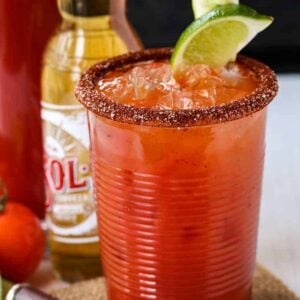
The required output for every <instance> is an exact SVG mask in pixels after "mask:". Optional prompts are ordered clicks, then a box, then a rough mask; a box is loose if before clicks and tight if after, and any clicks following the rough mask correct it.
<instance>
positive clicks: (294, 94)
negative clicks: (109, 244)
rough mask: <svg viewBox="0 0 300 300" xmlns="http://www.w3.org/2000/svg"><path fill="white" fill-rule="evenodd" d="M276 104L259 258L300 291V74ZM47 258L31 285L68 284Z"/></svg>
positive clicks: (286, 79)
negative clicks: (55, 276)
mask: <svg viewBox="0 0 300 300" xmlns="http://www.w3.org/2000/svg"><path fill="white" fill-rule="evenodd" d="M279 83H280V93H279V96H278V97H277V100H276V101H275V102H274V103H273V104H271V106H270V111H269V122H268V132H267V153H266V166H265V180H264V191H263V199H262V211H261V224H260V235H259V246H258V260H259V262H260V263H262V264H263V265H265V266H266V267H267V268H269V269H270V270H271V271H272V272H273V273H274V274H275V275H276V276H277V277H279V278H281V279H282V280H283V281H284V282H285V283H286V284H287V285H288V286H289V287H290V288H291V289H292V290H293V291H295V292H296V293H298V294H299V295H300V75H282V76H279ZM50 269H51V267H50V264H49V262H47V261H44V262H43V263H42V264H41V266H40V269H39V271H38V272H37V273H36V274H35V275H34V276H33V277H32V278H31V280H30V281H31V283H33V284H34V285H36V286H39V287H41V288H42V289H44V290H49V289H50V288H54V287H55V288H57V287H64V286H67V285H66V284H65V283H62V282H60V281H57V280H55V278H54V276H53V274H52V273H51V272H50V271H49V270H50Z"/></svg>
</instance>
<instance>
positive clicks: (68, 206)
mask: <svg viewBox="0 0 300 300" xmlns="http://www.w3.org/2000/svg"><path fill="white" fill-rule="evenodd" d="M58 6H59V10H60V13H61V16H62V17H63V22H62V24H61V26H60V28H59V29H58V31H57V32H56V34H55V35H54V36H53V37H52V39H51V40H50V42H49V45H48V48H47V51H46V53H45V58H44V67H43V75H42V119H43V131H44V149H45V178H46V192H47V193H46V194H47V207H48V213H47V221H48V229H49V244H50V250H51V254H50V255H51V261H52V264H53V266H54V269H55V271H56V273H57V274H58V275H59V276H60V278H62V279H63V280H66V281H70V282H73V281H78V280H82V279H86V278H92V277H95V276H97V275H101V266H100V259H99V238H98V234H97V224H96V213H95V207H94V203H93V189H92V179H91V167H90V162H89V137H88V128H87V120H86V113H85V111H84V109H83V107H82V106H81V105H80V104H79V103H78V102H77V100H76V99H75V96H74V87H75V84H76V83H77V81H78V80H79V78H80V76H81V74H82V72H83V71H84V70H86V69H87V68H88V67H90V66H91V65H93V64H94V63H96V62H98V61H100V60H103V59H106V58H108V57H111V56H115V55H120V54H123V53H125V52H128V51H129V50H138V49H139V48H140V47H141V44H140V42H139V40H138V39H137V37H136V35H135V33H134V32H133V30H132V29H131V27H130V25H129V23H128V22H127V19H126V1H125V0H111V1H109V0H58ZM100 240H101V238H100ZM100 249H101V242H100Z"/></svg>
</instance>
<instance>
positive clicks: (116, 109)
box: [75, 48, 278, 127]
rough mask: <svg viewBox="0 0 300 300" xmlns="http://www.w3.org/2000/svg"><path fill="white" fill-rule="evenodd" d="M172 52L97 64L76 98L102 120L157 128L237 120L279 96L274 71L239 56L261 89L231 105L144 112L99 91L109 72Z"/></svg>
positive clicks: (136, 54) (150, 52) (166, 56)
mask: <svg viewBox="0 0 300 300" xmlns="http://www.w3.org/2000/svg"><path fill="white" fill-rule="evenodd" d="M171 53H172V49H171V48H158V49H148V50H143V51H138V52H131V53H128V54H125V55H121V56H117V57H114V58H110V59H108V60H105V61H102V62H100V63H97V64H96V65H94V66H92V67H91V68H90V69H89V70H87V71H86V72H85V73H84V74H83V75H82V77H81V79H80V81H79V83H78V84H77V86H76V89H75V95H76V97H77V99H78V100H79V102H81V103H82V104H83V105H84V107H85V108H86V109H87V110H88V111H90V112H93V113H94V114H95V115H97V116H99V117H104V118H107V119H110V120H113V121H118V122H122V123H129V124H135V125H144V126H157V127H191V126H203V125H212V124H217V123H223V122H228V121H233V120H237V119H240V118H244V117H246V116H249V115H252V114H254V113H256V112H258V111H260V110H262V109H263V108H265V107H266V106H267V105H268V104H269V103H270V102H271V101H272V100H273V99H274V98H275V96H276V94H277V91H278V83H277V79H276V75H275V73H274V71H272V70H271V69H270V68H269V67H268V66H266V65H265V64H263V63H261V62H259V61H257V60H254V59H252V58H249V57H246V56H242V55H239V56H238V57H237V62H238V63H240V64H242V65H243V66H245V67H246V68H248V69H249V70H251V71H252V72H254V74H255V75H256V77H257V79H258V84H257V88H256V89H255V90H254V91H253V92H252V93H250V94H249V95H247V96H245V97H243V98H240V99H237V100H234V101H232V102H230V103H226V104H221V105H216V106H212V107H203V108H195V109H181V110H178V109H176V110H170V109H163V110H162V109H158V108H142V107H136V106H133V105H128V104H122V103H118V102H116V101H113V99H111V98H109V97H107V96H105V95H104V94H103V93H101V92H99V90H98V89H97V86H98V83H99V80H100V79H101V78H103V77H104V76H105V75H106V74H107V73H108V72H110V71H114V70H118V69H120V68H125V67H129V66H133V65H135V64H138V63H141V62H147V61H157V60H164V59H169V58H170V55H171Z"/></svg>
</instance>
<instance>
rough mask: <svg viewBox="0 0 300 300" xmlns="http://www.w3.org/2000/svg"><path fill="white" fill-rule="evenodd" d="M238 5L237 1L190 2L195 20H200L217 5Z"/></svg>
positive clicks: (194, 0) (207, 0)
mask: <svg viewBox="0 0 300 300" xmlns="http://www.w3.org/2000/svg"><path fill="white" fill-rule="evenodd" d="M225 4H239V0H192V7H193V11H194V16H195V19H198V18H200V17H201V16H203V15H205V14H206V13H207V12H209V11H210V10H212V9H213V8H215V7H216V6H218V5H225Z"/></svg>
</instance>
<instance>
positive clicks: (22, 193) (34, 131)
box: [0, 0, 58, 218]
mask: <svg viewBox="0 0 300 300" xmlns="http://www.w3.org/2000/svg"><path fill="white" fill-rule="evenodd" d="M0 19H1V26H0V45H1V46H0V58H1V59H0V177H1V178H2V179H3V180H4V182H5V183H6V185H7V186H8V190H9V195H10V199H11V201H17V202H20V203H23V204H25V205H26V206H28V207H29V208H31V209H32V210H33V211H34V212H35V213H36V214H37V215H38V216H39V217H40V218H43V217H44V212H45V208H44V207H45V202H44V187H43V155H42V141H41V124H40V72H41V60H42V53H43V51H44V47H45V45H46V42H47V40H48V37H49V36H50V35H51V33H52V32H53V30H54V27H55V25H56V24H57V21H58V12H57V9H56V1H54V0H27V1H25V0H9V1H7V0H0Z"/></svg>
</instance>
